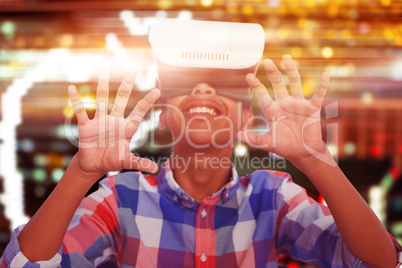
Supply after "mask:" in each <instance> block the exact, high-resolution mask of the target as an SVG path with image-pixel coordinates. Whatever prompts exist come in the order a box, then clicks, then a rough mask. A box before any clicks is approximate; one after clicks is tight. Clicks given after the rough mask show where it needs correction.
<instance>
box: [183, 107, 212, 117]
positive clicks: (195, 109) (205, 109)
mask: <svg viewBox="0 0 402 268" xmlns="http://www.w3.org/2000/svg"><path fill="white" fill-rule="evenodd" d="M186 113H187V114H190V115H192V114H201V115H203V114H204V115H211V116H215V115H217V112H216V110H215V109H213V108H209V107H205V106H198V107H193V108H190V109H189V110H188V111H187V112H186Z"/></svg>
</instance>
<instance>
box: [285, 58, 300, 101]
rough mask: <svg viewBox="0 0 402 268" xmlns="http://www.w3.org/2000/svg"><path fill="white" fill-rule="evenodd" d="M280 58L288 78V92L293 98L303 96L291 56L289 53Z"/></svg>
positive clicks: (298, 75) (298, 76)
mask: <svg viewBox="0 0 402 268" xmlns="http://www.w3.org/2000/svg"><path fill="white" fill-rule="evenodd" d="M282 60H283V63H284V64H285V68H286V72H287V74H288V78H289V87H290V94H291V95H292V97H295V98H304V95H303V89H302V85H301V80H300V74H299V72H298V71H297V68H296V65H295V63H294V61H293V59H292V57H291V56H290V55H284V56H283V58H282Z"/></svg>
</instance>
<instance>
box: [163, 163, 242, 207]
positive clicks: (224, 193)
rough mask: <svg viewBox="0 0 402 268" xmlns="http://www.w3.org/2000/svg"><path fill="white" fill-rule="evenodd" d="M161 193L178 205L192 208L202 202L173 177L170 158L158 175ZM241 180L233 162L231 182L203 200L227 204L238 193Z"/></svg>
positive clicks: (210, 202)
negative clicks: (188, 192) (187, 191)
mask: <svg viewBox="0 0 402 268" xmlns="http://www.w3.org/2000/svg"><path fill="white" fill-rule="evenodd" d="M156 180H157V182H158V186H159V191H160V193H161V194H162V195H163V196H164V197H165V198H166V199H167V200H168V201H170V202H171V203H173V204H174V205H177V206H184V207H187V208H191V209H197V208H198V206H199V205H200V203H199V202H198V201H196V200H195V199H194V198H192V197H191V196H190V195H189V194H187V193H186V191H184V190H183V189H182V188H181V187H180V185H179V184H178V183H177V182H176V180H175V179H174V177H173V172H172V169H171V167H170V162H169V159H168V160H167V161H166V162H165V163H164V165H163V166H162V169H161V171H160V172H159V174H158V176H157V177H156ZM239 184H240V180H239V176H238V174H237V171H236V169H235V167H234V165H233V164H232V173H231V178H230V180H229V182H228V183H227V184H226V185H224V186H223V187H222V188H221V189H220V190H219V191H217V192H215V193H214V194H212V195H211V196H210V197H205V198H204V199H203V202H204V203H206V204H208V205H216V204H217V203H219V202H222V203H223V204H225V203H226V202H227V201H229V200H230V199H231V198H232V197H233V196H234V194H235V193H236V190H237V188H238V187H239Z"/></svg>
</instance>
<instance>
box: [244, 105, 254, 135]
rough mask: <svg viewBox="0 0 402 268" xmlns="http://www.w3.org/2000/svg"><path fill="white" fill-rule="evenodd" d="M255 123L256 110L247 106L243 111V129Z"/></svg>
mask: <svg viewBox="0 0 402 268" xmlns="http://www.w3.org/2000/svg"><path fill="white" fill-rule="evenodd" d="M253 123H254V112H253V110H251V109H250V108H245V109H243V111H242V117H241V129H242V130H246V129H245V128H247V129H249V128H251V127H252V126H253Z"/></svg>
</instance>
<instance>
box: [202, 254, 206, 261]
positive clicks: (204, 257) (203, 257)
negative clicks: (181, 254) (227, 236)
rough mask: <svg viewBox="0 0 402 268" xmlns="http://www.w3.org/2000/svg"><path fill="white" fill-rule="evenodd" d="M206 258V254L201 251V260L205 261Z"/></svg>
mask: <svg viewBox="0 0 402 268" xmlns="http://www.w3.org/2000/svg"><path fill="white" fill-rule="evenodd" d="M206 260H207V256H205V253H202V255H201V261H202V262H205V261H206Z"/></svg>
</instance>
